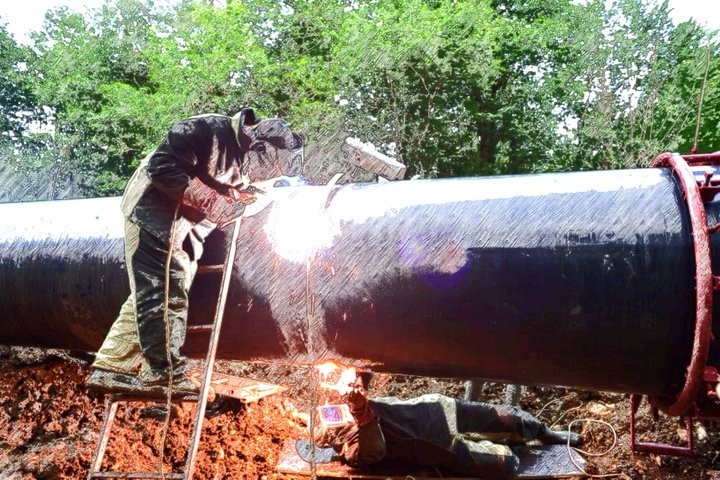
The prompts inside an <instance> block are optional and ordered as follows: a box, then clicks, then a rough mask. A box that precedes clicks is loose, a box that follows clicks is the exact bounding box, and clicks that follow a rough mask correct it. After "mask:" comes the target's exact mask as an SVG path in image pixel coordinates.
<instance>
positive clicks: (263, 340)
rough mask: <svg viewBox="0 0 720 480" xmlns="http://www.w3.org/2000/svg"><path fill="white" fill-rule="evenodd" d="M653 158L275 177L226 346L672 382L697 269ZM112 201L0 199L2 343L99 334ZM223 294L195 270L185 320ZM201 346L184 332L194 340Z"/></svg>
mask: <svg viewBox="0 0 720 480" xmlns="http://www.w3.org/2000/svg"><path fill="white" fill-rule="evenodd" d="M700 163H703V162H700ZM661 166H662V167H664V168H648V169H637V170H619V171H598V172H575V173H559V174H541V175H519V176H502V177H484V178H460V179H441V180H413V181H402V182H390V183H382V184H347V185H341V186H335V187H333V188H331V189H327V188H325V187H315V186H304V187H283V188H282V189H281V192H280V193H279V194H278V196H277V200H276V201H275V202H274V203H273V204H272V205H271V206H270V207H269V208H268V209H267V210H266V211H264V212H262V213H261V214H259V215H257V216H254V217H250V218H248V219H246V220H244V221H243V225H242V231H241V233H240V239H239V240H238V245H237V253H236V257H235V268H234V270H233V278H232V283H231V287H230V292H229V296H228V305H227V307H226V311H225V315H226V317H225V318H226V320H225V322H224V326H223V333H222V337H221V340H220V345H219V350H218V358H224V359H236V360H257V361H267V362H279V363H299V362H301V363H307V362H315V361H317V360H319V359H334V360H337V361H342V362H345V363H353V364H356V365H364V366H369V367H371V368H372V369H373V370H376V371H386V372H396V373H408V374H417V375H431V376H443V377H459V378H460V377H464V378H487V379H492V380H498V381H507V382H512V383H521V384H533V385H563V386H570V387H575V388H583V389H591V390H603V391H614V392H627V393H636V394H646V395H652V396H654V397H658V398H660V397H668V396H669V397H672V396H674V395H677V394H678V392H680V391H682V389H683V388H684V385H685V383H686V370H687V366H688V365H689V364H690V363H691V361H692V359H693V350H694V348H695V333H696V329H695V324H696V310H697V308H696V304H697V295H696V288H695V286H696V282H695V278H696V266H697V265H696V259H695V247H694V236H693V235H694V234H693V219H692V215H691V209H690V208H689V207H688V203H687V202H686V200H685V195H686V192H685V191H684V187H683V183H682V182H681V181H680V179H679V177H678V175H676V174H675V173H674V171H673V169H672V168H669V167H671V165H661ZM709 169H710V170H712V172H711V173H710V178H711V177H712V174H714V171H715V167H710V166H697V167H693V173H692V174H691V178H697V179H699V181H701V182H702V181H703V179H707V178H709V177H708V176H707V175H706V174H707V171H708V170H709ZM693 175H695V176H694V177H693ZM707 182H708V183H710V181H709V180H707ZM119 201H120V199H119V198H102V199H83V200H64V201H55V202H35V203H25V204H4V205H0V219H2V223H3V225H4V226H5V228H4V230H3V231H2V232H0V298H2V301H1V302H0V319H2V320H0V342H1V343H3V344H12V345H27V346H38V347H45V348H61V349H71V350H85V351H95V350H96V349H97V348H98V346H99V345H100V343H101V342H102V340H103V338H104V336H105V334H106V333H107V330H108V329H109V327H110V325H111V324H112V322H113V320H114V319H115V316H116V315H117V312H118V310H119V308H120V305H121V304H122V302H123V301H124V300H125V298H126V297H127V294H128V286H127V279H126V272H125V270H124V266H123V258H122V257H123V251H122V235H123V232H122V226H123V219H122V216H121V213H120V209H119ZM704 207H705V211H706V213H707V218H708V222H709V223H710V224H715V223H717V222H718V221H720V203H719V202H715V201H714V198H706V199H704ZM225 238H226V236H225V235H223V233H222V232H219V231H218V232H215V233H213V234H212V235H211V236H210V237H209V238H208V240H207V244H206V253H205V256H204V257H203V259H202V260H203V262H202V263H204V264H217V263H221V262H222V252H225V251H227V249H226V248H225V245H224V242H225ZM710 239H711V242H710V243H709V248H710V250H711V251H712V254H713V257H714V258H718V256H717V251H718V248H720V241H718V239H716V238H714V236H711V237H710ZM216 293H217V279H213V278H211V276H201V277H198V278H197V279H196V281H195V283H194V285H193V289H192V292H191V298H190V302H191V311H190V318H189V323H190V324H196V323H205V322H206V320H207V319H208V318H210V316H211V315H212V313H213V312H212V309H213V307H214V304H215V299H216ZM715 310H717V307H713V311H715ZM715 317H717V315H715ZM206 342H207V338H206V337H202V336H199V335H188V337H187V340H186V343H185V347H184V350H185V353H187V354H189V355H192V356H202V355H203V353H204V350H205V348H206ZM308 345H311V348H310V349H308ZM717 350H718V349H717V346H716V345H714V344H713V345H710V346H709V353H708V354H707V355H706V356H707V364H708V365H717V363H718V351H717ZM702 361H703V366H704V365H705V363H704V362H705V359H704V358H703V359H702Z"/></svg>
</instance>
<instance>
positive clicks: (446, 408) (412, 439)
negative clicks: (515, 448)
mask: <svg viewBox="0 0 720 480" xmlns="http://www.w3.org/2000/svg"><path fill="white" fill-rule="evenodd" d="M370 378H371V375H370V373H369V372H358V374H357V376H356V378H355V381H354V383H351V384H350V385H349V386H348V389H347V391H346V393H345V394H344V396H343V397H342V399H343V401H344V402H345V403H346V404H347V406H348V407H349V411H350V413H351V415H352V418H353V420H352V421H348V422H344V423H342V424H341V423H340V422H337V423H338V424H337V425H334V424H333V423H331V422H323V419H322V415H323V410H322V408H323V407H321V408H320V410H319V415H318V416H317V417H316V418H319V422H318V423H319V424H318V426H317V427H316V428H315V430H314V439H315V442H316V444H317V445H318V446H320V447H332V448H333V449H335V451H336V452H337V453H338V455H339V457H340V459H341V460H342V461H343V462H345V463H347V464H349V465H351V466H353V467H362V466H364V465H370V464H374V463H377V462H380V461H382V460H385V459H389V460H392V461H393V463H394V464H396V463H398V462H402V463H406V464H410V465H415V466H418V465H419V466H425V467H440V468H444V469H446V470H449V471H450V472H452V473H455V474H460V475H478V476H480V477H481V478H488V479H506V478H514V477H515V476H516V474H517V468H518V465H519V459H518V457H517V456H516V455H515V454H514V453H513V452H512V450H511V449H510V447H509V446H508V445H514V444H523V443H525V442H526V441H530V440H539V441H540V442H542V443H548V444H561V443H567V442H569V443H570V445H576V444H577V443H579V441H580V437H579V435H578V434H576V433H572V434H571V433H568V432H559V431H554V430H551V429H549V428H548V427H547V426H546V425H545V424H544V423H542V422H541V421H540V420H538V419H537V418H535V417H534V416H532V415H530V414H529V413H527V412H525V411H523V410H521V409H519V408H517V407H513V406H509V405H491V404H487V403H480V402H469V401H463V400H456V399H454V398H450V397H446V396H444V395H438V394H431V395H422V396H420V397H417V398H413V399H409V400H400V399H398V398H394V397H380V398H374V399H370V400H368V383H369V381H370ZM325 408H326V409H327V407H325Z"/></svg>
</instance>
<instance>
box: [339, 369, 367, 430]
mask: <svg viewBox="0 0 720 480" xmlns="http://www.w3.org/2000/svg"><path fill="white" fill-rule="evenodd" d="M367 397H368V392H367V390H366V389H365V387H364V386H363V382H362V379H361V378H360V376H358V377H357V378H356V379H355V383H353V384H352V385H350V390H349V391H348V392H347V393H346V394H345V395H343V397H342V399H343V402H345V403H346V404H347V406H348V407H350V413H351V414H352V416H353V418H354V419H355V423H357V426H358V427H362V426H364V425H367V424H368V423H370V422H372V421H373V419H374V418H375V414H374V413H373V411H372V409H371V408H370V405H369V404H368V398H367Z"/></svg>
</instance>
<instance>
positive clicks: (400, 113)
mask: <svg viewBox="0 0 720 480" xmlns="http://www.w3.org/2000/svg"><path fill="white" fill-rule="evenodd" d="M221 3H222V4H221ZM708 52H709V53H710V55H708ZM717 53H718V44H717V42H713V41H712V37H711V36H710V34H709V32H706V31H704V30H703V29H701V28H700V27H698V26H697V25H696V24H694V23H692V22H687V23H683V24H681V25H677V26H675V25H673V24H672V22H671V21H670V18H669V15H668V7H667V4H666V2H662V1H659V2H655V1H651V0H615V1H613V2H606V1H605V0H587V1H585V2H572V1H570V0H473V1H470V0H464V1H463V0H393V1H378V0H328V1H323V2H318V1H311V0H282V1H275V0H244V1H240V0H226V1H225V2H212V1H200V0H195V1H192V0H178V1H177V2H175V3H172V7H169V8H164V9H163V8H160V7H159V6H156V5H155V4H154V3H153V1H152V0H115V1H107V2H106V4H105V5H104V6H103V7H102V8H100V9H97V10H94V11H92V12H90V13H88V14H85V15H81V14H78V13H74V12H71V11H69V10H67V9H65V8H60V9H55V10H51V11H49V12H48V13H47V15H46V21H45V26H44V28H43V30H42V31H41V32H36V33H35V34H34V36H33V44H32V45H31V48H29V47H25V46H21V45H18V44H16V43H15V41H14V40H13V39H12V37H10V36H9V35H8V34H7V32H6V31H5V29H4V28H1V27H0V71H2V72H3V76H2V78H1V79H0V91H2V93H3V95H2V96H1V98H2V100H0V109H2V117H0V118H1V120H0V134H2V138H4V139H6V141H7V140H9V139H12V140H13V141H14V142H15V145H14V146H13V147H12V148H9V147H6V148H5V150H3V152H4V153H2V156H1V157H0V160H1V161H2V162H3V166H2V167H3V168H5V169H7V168H8V166H12V168H14V169H16V170H17V168H18V165H22V166H23V168H25V170H28V169H30V170H32V169H35V170H38V171H40V170H43V171H45V172H47V178H48V179H50V180H49V182H50V183H49V184H50V185H51V186H52V188H51V189H50V190H51V191H53V192H55V193H53V195H54V196H61V195H64V194H70V195H107V194H117V193H119V192H120V191H121V189H122V187H123V185H124V183H125V181H126V179H127V177H128V176H129V175H130V174H131V172H132V171H133V169H134V168H135V167H136V165H137V163H138V162H139V160H140V159H141V158H142V157H143V156H144V155H145V154H146V153H148V152H149V151H150V150H151V149H152V148H153V147H154V145H156V144H157V143H158V142H159V141H160V140H161V138H162V136H163V135H164V134H165V132H166V131H167V130H168V128H170V126H171V125H172V124H173V123H174V122H176V121H178V120H180V119H181V118H183V117H186V116H190V115H195V114H200V113H207V112H217V113H225V114H232V113H233V112H234V111H236V110H237V109H239V108H241V107H243V106H254V107H256V108H257V109H258V110H259V111H260V112H261V114H263V115H267V116H283V117H286V118H287V119H288V120H289V121H290V123H291V124H292V125H293V126H294V127H295V128H296V129H298V130H301V131H303V132H305V133H306V135H307V137H308V139H309V143H308V153H307V156H308V169H309V172H310V174H311V176H312V177H314V178H315V179H316V180H323V179H325V178H327V177H328V176H329V175H330V174H332V173H335V172H334V169H339V168H342V167H341V166H340V165H339V164H338V163H336V162H332V161H328V160H329V159H334V158H338V157H339V156H340V155H341V152H340V146H341V144H342V141H343V139H344V138H345V137H346V136H349V135H352V136H357V137H360V138H362V139H364V140H368V141H372V142H373V143H375V144H376V145H377V146H378V147H379V148H380V149H381V150H383V151H385V152H386V153H389V154H392V155H395V156H396V157H397V158H398V159H399V160H400V161H402V162H404V163H406V164H408V165H409V167H410V174H411V175H415V174H417V175H420V176H425V177H439V176H458V175H487V174H498V173H522V172H540V171H557V170H578V169H600V168H622V167H633V166H640V165H645V164H647V162H648V161H649V160H650V159H651V158H652V157H653V156H654V155H656V154H657V153H660V152H661V151H663V150H679V151H681V152H687V151H689V149H690V148H691V146H692V144H693V139H694V137H695V127H696V122H695V120H696V111H697V106H698V101H699V96H700V93H701V91H702V90H703V86H704V85H705V87H706V88H705V96H704V108H703V122H702V124H701V128H700V130H699V135H698V142H699V145H700V148H701V149H702V150H705V151H713V150H720V128H718V126H719V124H720V95H719V93H720V92H719V91H718V90H719V89H720V60H719V59H718V56H717ZM708 59H709V60H708ZM708 61H709V64H708ZM708 65H709V68H708V69H707V71H708V80H707V81H706V82H705V81H704V78H705V72H706V66H708ZM44 112H45V113H48V112H49V113H50V119H49V121H48V122H47V124H48V126H49V127H50V128H51V129H52V132H53V134H52V135H47V134H42V133H37V130H38V129H37V122H38V121H40V122H42V120H43V117H42V115H43V113H44ZM33 122H35V123H33ZM21 154H22V158H25V159H26V160H25V161H22V162H21V161H19V159H20V158H21ZM27 157H31V160H29V161H28V160H27Z"/></svg>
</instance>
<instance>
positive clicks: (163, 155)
mask: <svg viewBox="0 0 720 480" xmlns="http://www.w3.org/2000/svg"><path fill="white" fill-rule="evenodd" d="M213 137H214V135H213V133H212V131H211V130H210V128H209V126H208V124H207V122H206V121H205V120H204V119H202V118H189V119H186V120H183V121H181V122H179V123H178V124H176V125H175V126H174V127H173V128H172V129H171V130H170V131H169V132H168V134H167V137H166V138H165V140H164V141H163V142H162V143H161V144H160V145H159V146H158V148H157V149H156V150H155V152H153V154H152V156H151V157H150V159H149V160H148V164H147V173H148V176H149V177H150V180H151V181H152V183H153V186H155V187H156V188H158V189H159V190H161V191H162V192H163V193H165V194H166V195H168V196H169V197H171V198H173V199H175V200H176V201H177V202H180V201H182V198H183V195H184V193H185V189H186V188H188V187H189V186H190V183H191V182H192V180H193V178H194V177H195V175H194V171H195V170H196V166H197V164H198V162H201V160H200V159H208V158H210V155H211V153H212V152H211V150H212V142H213ZM223 193H224V192H223Z"/></svg>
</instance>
